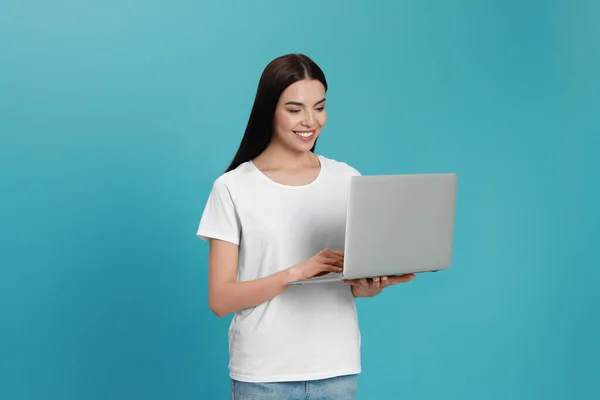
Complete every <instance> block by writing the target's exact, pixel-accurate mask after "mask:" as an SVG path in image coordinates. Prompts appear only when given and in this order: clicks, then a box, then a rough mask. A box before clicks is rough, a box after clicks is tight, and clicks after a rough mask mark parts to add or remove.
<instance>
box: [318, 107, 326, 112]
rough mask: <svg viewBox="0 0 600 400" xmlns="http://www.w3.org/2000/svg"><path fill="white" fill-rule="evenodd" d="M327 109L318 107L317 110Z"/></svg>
mask: <svg viewBox="0 0 600 400" xmlns="http://www.w3.org/2000/svg"><path fill="white" fill-rule="evenodd" d="M324 109H325V107H319V108H317V111H323V110H324Z"/></svg>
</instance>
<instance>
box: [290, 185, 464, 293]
mask: <svg viewBox="0 0 600 400" xmlns="http://www.w3.org/2000/svg"><path fill="white" fill-rule="evenodd" d="M456 186H457V176H456V174H454V173H443V174H403V175H371V176H366V175H363V176H353V177H352V178H350V186H349V191H348V209H347V214H346V234H345V244H344V267H343V271H342V272H341V273H329V274H326V275H323V276H319V277H314V278H311V279H307V280H302V281H296V282H292V283H293V284H305V283H318V282H334V281H342V280H346V279H360V278H372V277H375V276H398V275H404V274H411V273H422V272H435V271H439V270H445V269H448V268H450V265H451V260H452V244H453V237H454V214H455V208H456Z"/></svg>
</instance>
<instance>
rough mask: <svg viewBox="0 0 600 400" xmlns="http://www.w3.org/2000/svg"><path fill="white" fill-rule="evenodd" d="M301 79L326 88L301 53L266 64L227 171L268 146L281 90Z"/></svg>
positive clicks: (319, 73) (320, 73) (316, 68)
mask: <svg viewBox="0 0 600 400" xmlns="http://www.w3.org/2000/svg"><path fill="white" fill-rule="evenodd" d="M303 79H317V80H319V81H320V82H321V83H322V84H323V86H325V91H327V80H326V79H325V74H323V71H322V70H321V68H319V66H318V65H317V64H316V63H315V62H314V61H313V60H311V59H310V58H309V57H307V56H305V55H304V54H287V55H284V56H280V57H277V58H276V59H274V60H273V61H271V62H270V63H269V64H268V65H267V66H266V68H265V70H264V71H263V73H262V75H261V77H260V81H259V83H258V89H257V91H256V97H255V99H254V105H253V106H252V111H251V112H250V118H249V119H248V124H247V125H246V131H245V133H244V136H243V137H242V141H241V143H240V146H239V148H238V150H237V152H236V154H235V157H234V158H233V161H232V162H231V164H230V165H229V167H228V168H227V171H231V170H233V169H235V168H237V167H238V166H239V165H240V164H242V163H244V162H246V161H250V160H252V159H254V158H255V157H257V156H258V155H259V154H260V153H262V152H263V151H264V150H265V149H266V148H267V146H268V145H269V143H270V141H271V137H272V135H273V118H274V116H275V108H276V106H277V102H278V101H279V97H280V96H281V93H282V92H283V91H284V90H285V89H286V88H287V87H288V86H290V85H291V84H293V83H295V82H297V81H300V80H303ZM315 146H316V142H315ZM315 146H313V148H312V149H311V151H312V152H314V151H315Z"/></svg>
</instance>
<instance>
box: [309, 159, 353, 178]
mask: <svg viewBox="0 0 600 400" xmlns="http://www.w3.org/2000/svg"><path fill="white" fill-rule="evenodd" d="M319 159H320V160H321V161H322V162H323V163H324V165H325V166H326V167H327V169H329V170H331V171H332V172H334V173H337V174H340V175H348V176H356V175H361V173H360V172H359V171H358V170H357V169H356V168H355V167H353V166H351V165H350V164H349V163H348V162H345V161H341V160H335V159H333V158H328V157H325V156H322V155H319Z"/></svg>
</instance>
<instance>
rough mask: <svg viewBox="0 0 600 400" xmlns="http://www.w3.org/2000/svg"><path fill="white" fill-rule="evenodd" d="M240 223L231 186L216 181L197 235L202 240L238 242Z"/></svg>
mask: <svg viewBox="0 0 600 400" xmlns="http://www.w3.org/2000/svg"><path fill="white" fill-rule="evenodd" d="M240 233H241V232H240V224H239V220H238V216H237V212H236V210H235V204H234V203H233V200H232V198H231V193H230V192H229V188H228V187H227V186H226V185H225V183H224V182H222V181H221V180H217V181H215V183H214V184H213V187H212V190H211V192H210V195H209V197H208V201H207V202H206V207H205V208H204V212H203V213H202V218H201V219H200V224H199V226H198V230H197V232H196V236H197V237H198V238H200V239H202V240H205V241H208V240H209V239H219V240H224V241H226V242H231V243H234V244H238V245H239V242H240Z"/></svg>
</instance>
